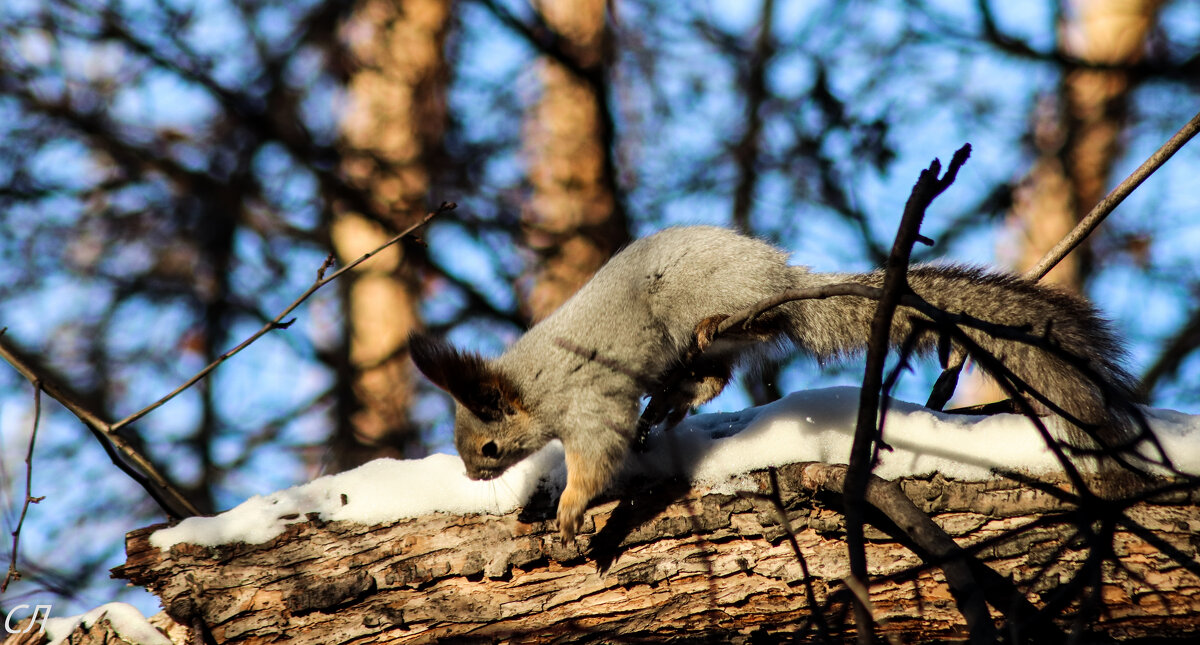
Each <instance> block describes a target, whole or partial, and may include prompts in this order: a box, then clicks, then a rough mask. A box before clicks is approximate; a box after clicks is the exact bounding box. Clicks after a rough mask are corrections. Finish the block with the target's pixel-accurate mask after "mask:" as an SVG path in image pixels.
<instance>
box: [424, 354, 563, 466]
mask: <svg viewBox="0 0 1200 645" xmlns="http://www.w3.org/2000/svg"><path fill="white" fill-rule="evenodd" d="M408 347H409V352H410V353H411V354H412V359H413V362H414V363H416V365H417V368H419V369H420V370H421V372H422V373H423V374H425V376H426V377H428V378H429V380H430V381H433V383H434V384H435V385H437V386H438V387H440V388H442V389H443V390H445V391H447V392H449V393H450V395H451V396H453V397H454V401H455V403H456V404H457V405H456V406H455V411H454V445H455V446H456V447H457V448H458V454H459V456H460V457H462V460H463V463H464V464H465V465H466V467H467V476H468V477H470V478H471V479H495V478H496V477H499V476H500V475H501V474H502V473H503V472H504V471H505V470H508V468H509V466H512V465H513V464H515V463H517V462H518V461H521V460H522V459H524V458H525V457H528V456H529V455H530V454H532V453H533V452H534V451H536V450H537V449H538V448H541V447H542V446H543V445H545V443H546V441H545V440H544V439H539V436H540V433H537V432H535V431H534V428H533V426H534V423H533V421H532V419H531V416H530V413H529V409H528V406H527V405H526V403H525V401H524V399H523V398H522V396H521V392H520V389H519V388H518V387H517V386H516V384H515V383H514V382H513V381H512V379H510V378H508V377H507V376H505V375H504V374H503V373H502V372H500V371H499V370H498V369H496V367H495V366H493V365H491V364H490V363H489V362H488V361H486V360H484V359H483V357H482V356H479V355H478V354H475V353H472V352H462V351H459V350H457V349H455V348H454V347H451V346H450V345H448V344H447V343H446V342H445V341H442V340H438V339H434V338H430V337H428V336H424V335H419V334H414V335H413V336H410V337H409V339H408Z"/></svg>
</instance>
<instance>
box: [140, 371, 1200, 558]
mask: <svg viewBox="0 0 1200 645" xmlns="http://www.w3.org/2000/svg"><path fill="white" fill-rule="evenodd" d="M858 398H859V390H858V388H853V387H834V388H826V389H820V390H810V391H803V392H796V393H794V394H791V395H789V396H787V397H785V398H783V399H780V400H779V401H776V402H774V403H770V404H767V405H764V406H761V407H757V408H750V409H747V410H742V411H740V412H731V413H718V414H703V415H696V416H693V417H689V418H688V419H686V420H684V422H683V423H681V424H680V425H679V426H677V427H676V428H675V429H674V430H673V431H671V432H669V433H656V434H655V435H653V436H652V437H651V440H650V445H649V450H648V451H647V452H645V453H641V454H636V453H631V455H630V456H629V457H628V458H627V459H626V464H625V468H624V471H623V473H622V475H621V477H622V478H628V477H632V476H637V475H685V476H687V477H689V478H690V480H691V481H693V482H697V483H706V484H716V485H719V486H721V487H722V488H729V489H730V491H732V490H733V489H736V488H737V481H736V477H734V476H736V475H738V474H741V473H746V472H749V471H751V470H756V469H760V468H765V467H768V466H782V465H785V464H790V463H798V462H811V461H816V462H824V463H831V464H844V463H846V461H847V459H848V458H849V455H850V445H851V443H852V442H853V437H854V424H855V419H856V416H857V411H858ZM1146 414H1147V417H1148V420H1149V421H1150V425H1151V427H1152V428H1153V429H1154V431H1155V432H1156V434H1157V436H1158V438H1159V441H1160V443H1161V444H1162V445H1163V448H1164V450H1165V452H1166V453H1167V455H1168V456H1169V457H1170V458H1171V459H1172V461H1173V462H1174V465H1175V466H1176V467H1177V468H1179V469H1180V470H1182V471H1184V472H1188V473H1200V415H1188V414H1183V413H1179V412H1175V411H1172V410H1150V409H1147V410H1146ZM884 441H885V442H887V443H888V444H889V445H891V446H892V448H893V450H892V451H891V452H888V451H883V452H881V453H880V456H881V463H880V465H879V466H878V467H877V468H876V469H875V471H874V472H875V474H877V475H879V476H880V477H883V478H885V479H895V478H898V477H905V476H920V475H928V474H931V473H941V474H942V475H944V476H946V477H949V478H953V479H961V480H981V479H986V478H989V477H991V476H992V475H993V472H994V470H996V469H1001V470H1010V471H1022V472H1026V473H1031V474H1040V473H1047V472H1053V471H1057V470H1060V466H1059V464H1058V462H1057V461H1056V460H1055V458H1054V456H1053V454H1052V453H1051V451H1050V450H1049V449H1048V448H1047V447H1046V445H1045V442H1044V441H1043V440H1042V438H1041V436H1040V435H1039V434H1038V432H1037V430H1036V428H1035V427H1034V426H1033V424H1032V423H1030V422H1029V420H1028V419H1026V418H1025V417H1022V416H1019V415H1010V414H1002V415H995V416H990V417H973V416H963V415H947V414H942V413H939V412H933V411H931V410H928V409H926V408H923V407H921V406H918V405H915V404H912V403H905V402H901V401H893V402H892V403H891V405H890V407H889V409H888V413H887V419H886V424H885V427H884ZM731 479H732V480H731ZM565 482H566V466H565V464H564V461H563V450H562V446H561V444H559V442H557V441H554V442H552V443H550V444H549V445H547V446H546V447H545V448H543V449H542V450H541V451H539V452H537V453H535V454H534V455H532V456H530V457H529V458H527V459H525V460H524V461H522V462H521V463H519V464H517V465H515V466H513V467H512V468H510V469H509V470H508V471H507V472H505V473H504V474H503V475H502V476H501V477H499V478H498V479H495V480H492V481H482V482H477V481H471V480H469V479H467V476H466V471H465V469H464V468H463V464H462V461H461V460H460V459H459V458H458V457H457V456H453V455H444V454H436V455H431V456H429V457H426V458H424V459H416V460H404V461H400V460H394V459H378V460H375V461H372V462H369V463H367V464H364V465H363V466H360V467H359V468H356V469H354V470H351V471H347V472H344V473H340V474H337V475H330V476H326V477H321V478H319V479H316V480H313V481H311V482H309V483H307V484H303V485H300V486H295V487H293V488H288V489H285V490H282V491H278V492H275V493H271V494H270V495H265V496H255V497H252V498H250V499H248V500H246V501H245V502H243V503H242V504H240V505H238V506H237V507H235V508H233V509H231V510H229V511H226V512H224V513H222V514H220V515H217V516H215V517H193V518H188V519H186V520H184V521H182V522H180V523H179V524H177V525H176V526H173V527H170V528H166V529H162V530H159V531H156V532H154V533H153V534H152V535H151V536H150V543H151V544H152V545H154V546H156V547H158V548H160V549H168V548H170V547H171V546H172V545H175V544H180V543H190V544H197V545H204V546H215V545H218V544H229V543H234V542H245V543H249V544H261V543H263V542H266V541H268V540H270V539H272V538H274V537H276V536H277V535H279V534H280V533H282V532H283V531H284V529H285V528H286V527H287V525H288V524H291V523H293V522H304V521H307V520H308V514H310V513H316V514H317V515H318V516H319V517H320V518H321V519H322V520H324V521H336V520H345V521H351V522H357V523H362V524H368V525H373V524H381V523H386V522H390V521H395V520H399V519H403V518H411V517H418V516H421V515H424V514H427V513H432V512H436V511H442V512H447V513H455V514H466V513H494V514H505V513H508V512H510V511H513V510H516V509H517V508H520V507H521V506H522V505H524V504H525V502H526V501H528V500H529V498H530V497H531V496H532V495H533V493H534V492H535V491H536V490H537V489H538V488H539V487H544V488H546V489H548V490H549V491H550V492H551V493H554V494H557V493H558V492H560V491H561V490H562V488H563V487H564V485H565Z"/></svg>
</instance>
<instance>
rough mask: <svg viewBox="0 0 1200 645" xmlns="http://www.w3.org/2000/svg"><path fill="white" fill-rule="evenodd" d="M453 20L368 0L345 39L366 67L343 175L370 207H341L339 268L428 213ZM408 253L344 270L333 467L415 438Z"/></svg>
mask: <svg viewBox="0 0 1200 645" xmlns="http://www.w3.org/2000/svg"><path fill="white" fill-rule="evenodd" d="M449 23H450V3H449V0H404V1H403V2H396V1H394V0H363V1H362V2H359V3H358V6H357V8H356V10H355V12H354V14H353V15H352V16H351V17H350V19H349V20H348V21H347V24H346V26H345V28H344V35H345V39H346V41H347V47H348V49H349V50H350V52H351V53H352V55H353V58H354V60H355V62H356V63H357V64H358V65H359V67H358V68H357V69H356V70H355V73H354V75H353V76H352V77H351V79H350V81H349V84H348V85H349V86H348V88H347V93H348V95H349V98H350V106H349V109H348V111H347V114H346V119H345V121H344V122H343V124H342V134H343V138H344V141H345V144H346V146H345V163H344V164H343V167H342V172H343V173H344V174H345V175H346V176H347V177H348V178H349V179H350V180H351V181H352V182H354V183H356V184H357V185H358V186H360V187H362V188H363V190H364V192H365V193H366V194H367V195H369V200H370V203H369V206H370V207H371V208H372V209H373V212H369V213H362V212H355V211H354V210H353V209H351V208H349V206H348V205H346V204H336V205H335V211H336V215H335V216H334V217H333V220H332V222H331V224H330V227H329V235H330V241H331V242H332V244H333V247H334V250H335V251H336V253H337V255H338V259H339V260H340V261H341V262H342V263H343V264H345V263H348V262H351V261H353V260H355V259H357V258H358V257H360V256H361V255H362V254H364V253H366V252H367V251H370V250H372V249H374V248H375V247H377V246H379V245H380V244H382V243H383V242H385V241H387V240H388V239H389V238H390V237H392V235H394V234H395V232H396V231H398V230H401V229H403V228H404V227H405V226H408V225H409V224H411V222H412V221H414V220H415V219H417V218H419V217H420V216H421V215H423V214H424V212H425V206H426V201H427V196H428V192H429V189H430V175H431V166H432V165H433V161H432V160H433V158H434V157H436V152H437V150H438V149H439V148H440V145H441V140H442V136H443V131H444V128H445V124H446V106H445V93H446V83H447V75H448V71H447V67H446V62H445V57H444V55H443V47H444V44H445V38H446V32H447V29H448V27H449ZM409 248H410V249H411V248H412V247H409ZM404 251H405V247H404V246H403V245H395V246H392V247H390V248H389V249H387V250H386V251H384V252H383V253H380V254H379V256H377V257H376V258H374V259H372V261H371V262H367V263H364V264H362V265H361V268H359V269H357V270H355V271H354V272H353V273H352V275H348V276H347V278H349V280H348V281H347V282H346V285H345V287H344V294H345V298H346V306H345V311H346V332H347V338H346V345H347V353H348V355H347V357H346V366H345V369H344V370H343V371H342V373H341V374H340V375H339V378H341V379H343V380H344V381H346V384H345V385H343V387H342V389H341V396H340V397H339V415H338V416H339V428H338V432H337V435H336V436H335V438H334V446H333V448H334V451H333V452H334V455H333V460H334V464H333V466H334V469H335V470H345V469H347V468H352V467H354V466H357V465H359V464H361V463H364V462H366V461H369V460H371V459H374V458H376V457H384V456H387V457H403V456H404V449H405V447H406V446H407V445H408V444H410V443H411V442H413V441H414V440H415V438H416V431H415V429H414V428H413V427H412V425H411V423H410V422H409V418H408V408H409V403H410V399H411V390H412V387H413V376H412V366H411V363H410V362H409V360H408V357H407V354H406V352H405V351H404V350H405V348H406V343H407V340H408V336H409V334H410V333H412V332H413V331H416V330H417V328H418V325H419V319H418V315H417V301H418V299H419V295H420V282H419V279H418V275H417V270H416V268H415V263H413V262H412V261H407V259H406V258H405V257H403V256H404Z"/></svg>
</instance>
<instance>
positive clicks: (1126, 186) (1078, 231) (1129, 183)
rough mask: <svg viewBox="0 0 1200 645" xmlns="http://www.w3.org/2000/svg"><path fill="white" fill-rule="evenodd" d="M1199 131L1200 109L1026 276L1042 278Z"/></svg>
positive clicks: (1031, 278) (1101, 201) (1032, 278)
mask: <svg viewBox="0 0 1200 645" xmlns="http://www.w3.org/2000/svg"><path fill="white" fill-rule="evenodd" d="M1197 132H1200V112H1197V113H1196V116H1194V117H1192V119H1191V120H1190V121H1188V122H1187V123H1186V124H1184V126H1183V127H1182V128H1180V129H1179V131H1178V132H1176V133H1175V134H1174V136H1172V137H1171V138H1170V139H1167V142H1166V143H1164V144H1162V146H1161V147H1160V148H1159V149H1158V150H1156V151H1155V152H1154V154H1152V155H1150V158H1148V159H1146V161H1144V162H1142V165H1140V166H1138V168H1137V170H1135V171H1133V173H1132V174H1130V175H1129V176H1128V177H1126V178H1125V180H1124V181H1122V182H1121V183H1120V184H1117V187H1116V188H1114V189H1112V192H1110V193H1109V194H1108V195H1107V196H1106V197H1105V198H1104V199H1102V200H1100V203H1099V204H1096V205H1095V206H1094V207H1093V208H1092V210H1091V211H1090V212H1089V213H1088V214H1087V216H1085V217H1084V218H1083V219H1081V220H1079V224H1076V225H1075V228H1074V229H1072V230H1071V232H1070V233H1068V234H1067V236H1066V237H1064V238H1063V239H1061V240H1059V242H1058V244H1055V245H1054V248H1052V249H1050V250H1049V251H1048V252H1047V253H1046V255H1045V256H1044V257H1043V258H1042V259H1041V260H1039V261H1038V263H1037V266H1035V267H1033V268H1032V269H1030V270H1029V271H1027V272H1025V277H1026V278H1029V279H1030V280H1034V281H1037V280H1041V279H1042V276H1044V275H1046V274H1047V273H1049V272H1050V269H1053V268H1054V265H1056V264H1058V263H1059V262H1060V261H1062V259H1063V258H1065V257H1066V256H1067V254H1068V253H1070V252H1071V251H1072V250H1073V249H1074V248H1075V247H1077V246H1079V245H1080V243H1082V242H1083V240H1084V239H1086V238H1087V236H1088V235H1090V234H1091V232H1092V231H1093V230H1095V228H1096V227H1097V226H1099V225H1100V222H1103V221H1104V218H1106V217H1108V215H1109V213H1111V212H1113V210H1115V209H1116V208H1117V206H1118V205H1119V204H1120V203H1121V202H1122V201H1124V200H1125V198H1126V197H1128V196H1129V194H1130V193H1132V192H1133V191H1134V190H1135V189H1136V188H1137V187H1138V186H1141V185H1142V182H1143V181H1146V178H1147V177H1149V176H1150V175H1152V174H1153V173H1154V171H1156V170H1158V169H1159V168H1160V167H1162V165H1163V164H1164V163H1166V162H1167V160H1168V159H1170V158H1171V156H1172V155H1174V154H1175V153H1176V152H1178V151H1179V149H1180V148H1182V147H1183V146H1184V144H1186V143H1187V142H1188V141H1190V140H1191V139H1192V137H1194V136H1196V133H1197Z"/></svg>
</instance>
